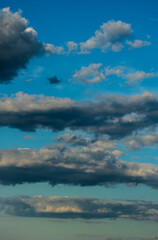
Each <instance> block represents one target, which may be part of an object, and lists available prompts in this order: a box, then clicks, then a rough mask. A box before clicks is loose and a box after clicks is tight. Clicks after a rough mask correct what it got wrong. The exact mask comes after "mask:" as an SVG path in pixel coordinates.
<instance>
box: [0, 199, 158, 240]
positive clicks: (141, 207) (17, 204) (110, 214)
mask: <svg viewBox="0 0 158 240" xmlns="http://www.w3.org/2000/svg"><path fill="white" fill-rule="evenodd" d="M0 208H1V211H2V209H3V212H4V213H5V214H7V215H11V216H22V217H47V218H48V217H49V218H63V219H69V218H70V219H71V218H81V219H107V218H108V219H120V218H125V219H134V220H148V221H158V204H157V203H155V202H146V201H136V202H129V201H128V202H119V201H118V202H117V201H116V202H113V201H106V200H100V199H97V198H86V197H84V198H79V197H57V196H55V197H54V196H53V197H52V196H51V197H43V196H34V197H29V196H21V197H20V196H19V197H10V198H9V197H6V198H3V197H1V198H0ZM153 239H157V238H153Z"/></svg>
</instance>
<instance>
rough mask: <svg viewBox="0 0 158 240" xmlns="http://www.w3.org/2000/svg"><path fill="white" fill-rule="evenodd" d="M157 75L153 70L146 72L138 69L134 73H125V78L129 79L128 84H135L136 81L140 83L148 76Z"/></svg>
mask: <svg viewBox="0 0 158 240" xmlns="http://www.w3.org/2000/svg"><path fill="white" fill-rule="evenodd" d="M155 76H156V75H155V74H154V73H153V72H151V73H146V72H143V71H137V72H134V73H128V74H126V75H124V78H125V79H127V81H126V85H127V86H133V85H135V84H136V83H138V82H140V81H142V80H144V79H146V78H153V77H155Z"/></svg>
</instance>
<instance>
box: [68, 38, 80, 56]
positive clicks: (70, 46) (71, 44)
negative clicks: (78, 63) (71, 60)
mask: <svg viewBox="0 0 158 240" xmlns="http://www.w3.org/2000/svg"><path fill="white" fill-rule="evenodd" d="M66 45H67V48H68V54H69V53H71V52H73V53H75V52H76V51H77V49H78V44H77V43H75V42H74V41H69V42H67V43H66Z"/></svg>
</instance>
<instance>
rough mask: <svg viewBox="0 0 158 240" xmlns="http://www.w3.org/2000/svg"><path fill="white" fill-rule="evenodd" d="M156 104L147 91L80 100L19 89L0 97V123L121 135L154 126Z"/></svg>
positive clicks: (27, 128)
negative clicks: (32, 93)
mask: <svg viewBox="0 0 158 240" xmlns="http://www.w3.org/2000/svg"><path fill="white" fill-rule="evenodd" d="M157 108H158V100H157V98H156V97H155V95H154V94H152V93H149V92H144V93H143V94H142V95H133V96H130V97H125V96H119V95H105V96H104V97H102V98H100V99H99V100H96V101H83V102H76V101H73V100H71V99H70V98H55V97H46V96H44V95H29V94H25V93H22V92H19V93H17V94H16V95H12V96H11V97H7V96H4V97H1V98H0V126H8V127H12V128H17V129H20V130H22V131H35V130H36V129H41V128H43V129H46V128H47V129H51V130H53V131H56V132H57V131H62V130H65V129H71V130H73V131H74V130H83V131H85V132H87V133H96V134H107V135H109V136H110V137H111V138H121V137H124V136H127V135H130V134H132V133H133V132H135V131H137V130H141V129H144V128H147V127H153V126H156V125H157V124H158V114H157V112H158V111H157Z"/></svg>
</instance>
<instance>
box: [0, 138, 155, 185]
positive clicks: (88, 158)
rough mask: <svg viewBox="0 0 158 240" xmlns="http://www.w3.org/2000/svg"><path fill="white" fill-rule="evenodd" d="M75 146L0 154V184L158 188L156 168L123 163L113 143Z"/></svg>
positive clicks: (105, 142)
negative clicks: (115, 185) (140, 185)
mask: <svg viewBox="0 0 158 240" xmlns="http://www.w3.org/2000/svg"><path fill="white" fill-rule="evenodd" d="M59 140H60V139H59ZM60 142H61V140H60ZM76 145H77V144H76ZM76 145H74V143H72V144H71V143H70V146H67V143H66V144H65V142H63V144H61V143H59V144H54V145H50V146H48V147H44V148H41V149H39V150H35V149H4V150H0V183H1V184H3V185H15V184H22V183H26V182H27V183H36V182H49V183H50V184H51V185H52V186H54V185H56V184H69V185H80V186H97V185H98V186H111V185H114V184H120V183H123V184H130V185H131V184H134V185H138V184H144V185H147V186H149V187H151V188H158V167H157V166H156V165H152V164H144V163H135V162H126V161H122V160H121V159H120V157H121V155H123V153H122V152H121V151H119V150H118V149H117V148H116V146H115V144H114V142H112V141H109V140H107V139H102V140H101V139H99V140H95V141H91V142H90V143H88V144H87V145H83V144H82V143H81V144H80V145H79V147H76Z"/></svg>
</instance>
